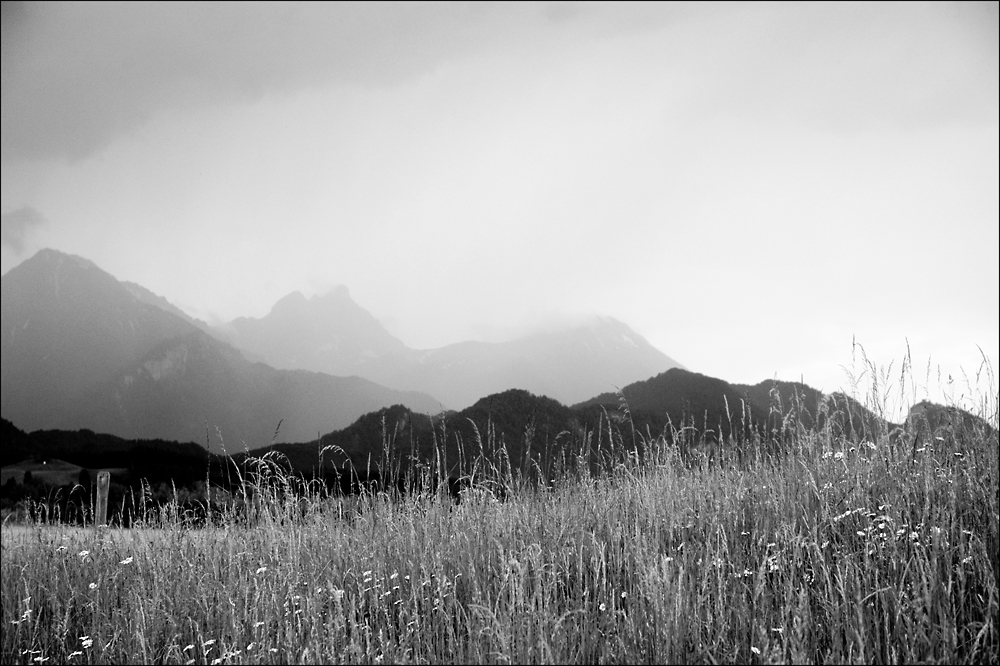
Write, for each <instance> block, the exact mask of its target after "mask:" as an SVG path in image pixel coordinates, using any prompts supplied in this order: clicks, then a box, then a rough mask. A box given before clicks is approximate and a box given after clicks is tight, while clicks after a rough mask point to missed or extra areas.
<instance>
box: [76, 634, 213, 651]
mask: <svg viewBox="0 0 1000 666" xmlns="http://www.w3.org/2000/svg"><path fill="white" fill-rule="evenodd" d="M80 643H81V644H82V645H83V649H84V650H89V649H90V648H92V647H93V646H94V639H93V638H91V637H90V636H80ZM191 647H194V646H193V645H192V646H191Z"/></svg>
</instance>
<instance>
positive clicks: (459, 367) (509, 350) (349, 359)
mask: <svg viewBox="0 0 1000 666" xmlns="http://www.w3.org/2000/svg"><path fill="white" fill-rule="evenodd" d="M215 330H216V333H217V335H218V336H219V337H222V338H225V339H228V340H230V341H231V342H232V343H233V344H234V345H235V346H237V347H240V348H241V349H244V350H246V351H247V352H249V353H250V354H251V355H253V356H255V357H258V358H260V359H262V360H264V361H265V362H267V363H268V364H270V365H273V366H274V367H276V368H286V369H306V370H313V371H316V372H326V373H329V374H333V375H349V374H356V375H358V376H360V377H364V378H366V379H370V380H372V381H374V382H377V383H379V384H383V385H385V386H388V387H391V388H395V389H400V390H408V391H422V392H424V393H429V394H430V395H433V396H434V397H435V398H437V399H438V400H440V401H441V402H442V403H443V404H444V406H445V407H447V408H449V409H464V408H465V407H468V406H470V405H472V404H474V403H475V402H476V401H477V400H479V399H480V398H482V397H484V396H487V395H490V394H492V393H499V392H500V391H505V390H507V389H513V388H518V389H524V390H527V391H530V392H532V393H536V394H540V395H546V396H549V397H550V398H554V399H556V400H558V401H560V402H562V403H564V404H572V403H575V402H580V401H582V400H586V399H587V398H590V397H592V396H594V395H597V394H599V393H603V392H606V391H613V390H614V389H615V388H616V387H621V386H624V385H626V384H629V383H631V382H634V381H637V380H640V379H646V378H648V377H650V376H652V375H656V374H659V373H660V372H663V371H665V370H669V369H670V368H676V367H682V366H681V365H680V364H679V363H677V362H676V361H674V360H673V359H671V358H670V357H669V356H667V355H666V354H664V353H663V352H661V351H659V350H658V349H656V348H655V347H653V346H652V345H650V344H649V343H648V342H647V341H646V340H645V339H644V338H643V337H642V336H640V335H639V334H638V333H636V332H635V331H633V330H632V329H630V328H629V327H628V326H626V325H625V324H623V323H621V322H620V321H617V320H615V319H612V318H611V317H592V318H590V319H589V320H587V321H583V322H577V323H576V324H574V325H569V326H564V327H561V328H558V329H554V330H547V331H542V332H538V333H535V334H532V335H528V336H525V337H522V338H518V339H516V340H511V341H508V342H475V341H468V342H459V343H456V344H451V345H447V346H445V347H440V348H438V349H428V350H417V349H410V348H408V347H406V345H404V344H403V342H402V341H400V340H399V339H397V338H395V337H393V336H392V335H391V334H390V333H389V332H388V331H386V330H385V328H383V327H382V325H381V324H380V323H379V322H378V321H377V320H376V319H375V318H374V317H373V316H372V315H371V314H369V313H368V312H367V311H366V310H364V309H363V308H361V307H360V306H359V305H358V304H356V303H355V302H354V301H353V300H351V297H350V294H349V293H348V291H347V288H346V287H343V286H341V287H337V288H336V289H335V290H333V291H332V292H330V293H328V294H326V295H324V296H314V297H313V298H310V299H306V298H305V297H304V296H303V295H302V294H300V293H298V292H294V293H292V294H289V295H288V296H286V297H285V298H283V299H281V300H280V301H278V302H277V303H276V304H275V305H274V307H273V308H272V309H271V312H269V313H268V314H267V315H266V316H264V317H262V318H260V319H252V318H246V317H241V318H239V319H236V320H234V321H232V322H230V323H229V324H228V325H225V326H222V327H217V328H216V329H215Z"/></svg>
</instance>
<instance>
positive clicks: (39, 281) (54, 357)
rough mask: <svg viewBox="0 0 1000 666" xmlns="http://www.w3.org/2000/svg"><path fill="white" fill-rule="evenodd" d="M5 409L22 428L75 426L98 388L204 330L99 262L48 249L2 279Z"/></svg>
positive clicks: (0, 349) (0, 352)
mask: <svg viewBox="0 0 1000 666" xmlns="http://www.w3.org/2000/svg"><path fill="white" fill-rule="evenodd" d="M0 292H2V306H0V322H2V323H0V363H2V385H0V390H2V397H0V410H2V412H3V415H4V417H5V418H9V419H11V420H12V421H14V422H15V423H17V425H18V426H19V427H21V428H24V429H26V430H36V429H40V428H73V427H76V425H75V424H74V423H73V422H72V421H71V420H70V416H69V414H70V413H71V412H72V411H75V409H76V407H77V405H78V404H79V403H80V401H81V400H83V399H84V398H85V397H86V396H87V394H88V392H89V391H90V389H91V387H93V386H95V385H97V384H99V383H100V382H102V381H106V380H108V379H110V378H111V377H113V376H115V375H116V374H117V373H119V372H121V371H122V370H124V369H125V368H127V367H128V366H129V365H131V364H132V363H134V362H135V361H136V360H138V359H139V358H141V357H142V356H143V355H145V354H147V353H149V351H150V350H151V349H153V348H154V347H155V346H156V345H158V344H159V343H161V342H163V341H165V340H169V339H171V338H174V337H176V336H179V335H185V334H188V333H190V332H192V331H194V330H196V329H195V328H194V327H193V326H192V325H191V324H189V323H187V322H185V321H184V320H182V319H180V318H178V317H176V316H174V315H172V314H169V313H167V312H165V311H164V310H162V309H161V308H159V307H156V306H153V305H150V304H147V303H143V302H141V301H139V300H138V299H137V298H135V297H134V296H133V295H132V294H130V293H129V292H128V290H127V289H125V288H124V287H123V286H122V285H121V284H120V283H119V282H118V281H117V280H115V278H113V277H112V276H111V275H109V274H108V273H105V272H104V271H102V270H101V269H99V268H98V267H97V266H96V265H94V264H93V263H91V262H90V261H87V260H86V259H82V258H80V257H75V256H71V255H66V254H63V253H61V252H56V251H54V250H41V251H40V252H38V253H37V254H36V255H35V256H34V257H32V258H31V259H28V260H27V261H25V262H23V263H22V264H20V265H19V266H17V267H16V268H14V269H13V270H11V271H10V272H9V273H7V274H6V275H4V276H3V278H2V279H0Z"/></svg>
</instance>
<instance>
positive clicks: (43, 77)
mask: <svg viewBox="0 0 1000 666" xmlns="http://www.w3.org/2000/svg"><path fill="white" fill-rule="evenodd" d="M3 7H4V9H3V65H2V83H3V120H2V153H3V160H4V161H9V160H13V159H18V158H53V157H55V158H59V157H69V158H80V157H83V156H86V155H88V154H89V153H91V152H93V151H94V150H96V149H98V148H100V147H101V146H103V145H106V144H107V143H108V142H109V141H111V140H112V139H114V138H115V137H116V136H118V135H119V134H122V133H125V132H128V131H129V130H131V129H133V128H135V127H137V126H138V125H139V124H141V123H142V122H143V121H145V120H146V119H148V118H149V117H150V116H152V115H153V114H154V113H155V112H157V111H159V110H161V109H165V108H183V107H190V106H204V105H210V104H215V103H220V102H230V101H242V100H246V99H253V98H256V97H260V96H262V95H264V94H265V93H268V92H271V91H276V92H289V91H295V90H298V89H301V88H303V87H306V86H310V85H315V84H321V83H327V82H343V83H353V84H358V85H393V84H397V83H399V82H401V81H404V80H407V79H409V78H411V77H414V76H418V75H420V74H421V73H424V72H427V71H430V70H432V69H433V68H435V67H436V66H438V65H440V64H441V63H442V62H444V61H446V60H448V59H450V58H453V57H455V56H456V55H458V54H461V53H463V52H466V51H468V50H471V49H480V48H483V47H484V46H488V45H489V44H490V43H495V42H496V41H497V38H498V36H500V35H503V36H504V39H505V40H506V39H510V38H511V36H512V35H513V36H514V37H515V38H516V37H517V36H518V35H521V36H522V37H523V36H526V35H530V33H531V32H532V31H534V30H536V29H538V28H539V26H544V25H546V24H549V23H550V21H549V20H548V19H547V18H546V17H545V15H544V12H543V11H542V9H540V8H535V7H532V6H530V5H506V6H504V5H480V4H478V3H470V4H433V5H419V4H416V3H402V4H374V3H372V4H369V3H359V4H349V3H329V4H328V3H311V2H309V3H276V4H258V3H253V4H240V5H236V4H235V3H192V4H182V3H174V2H170V3H114V4H97V3H79V4H63V3H57V4H34V3H13V4H11V3H6V2H5V3H3Z"/></svg>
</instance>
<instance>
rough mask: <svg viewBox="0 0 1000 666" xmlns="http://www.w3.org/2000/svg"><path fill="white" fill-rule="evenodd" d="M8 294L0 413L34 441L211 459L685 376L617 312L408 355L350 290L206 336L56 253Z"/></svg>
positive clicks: (22, 275)
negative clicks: (516, 401) (513, 398)
mask: <svg viewBox="0 0 1000 666" xmlns="http://www.w3.org/2000/svg"><path fill="white" fill-rule="evenodd" d="M2 292H3V304H2V345H0V346H2V376H3V377H2V402H0V408H2V412H3V414H2V415H3V417H4V418H7V419H10V420H11V421H12V422H13V423H14V424H15V425H16V426H17V427H19V428H21V429H24V430H27V431H31V430H38V429H66V430H71V429H79V428H87V429H91V430H96V431H99V432H105V433H109V434H113V435H117V436H120V437H125V438H143V439H172V440H177V441H196V442H205V441H206V437H207V439H208V441H209V442H210V443H211V444H210V445H211V446H212V448H213V449H216V450H217V449H218V448H219V447H220V446H221V444H220V442H219V440H218V438H217V437H216V436H215V435H216V432H217V431H221V434H222V438H223V439H224V441H225V442H226V446H227V448H228V449H229V450H243V449H244V448H245V447H250V448H254V447H257V446H261V445H263V444H266V443H268V442H270V441H271V440H272V437H273V436H274V432H275V428H276V426H277V425H278V423H279V422H281V423H282V425H281V429H280V432H279V434H278V436H277V441H308V440H312V439H315V438H316V437H317V436H318V435H320V434H322V433H326V432H331V431H334V430H338V429H341V428H344V427H346V426H347V425H349V424H351V423H352V422H353V421H354V420H356V419H357V418H358V417H359V416H361V415H362V414H365V413H368V412H372V411H375V410H377V409H379V408H381V407H386V406H389V405H394V404H400V405H404V406H406V407H407V408H409V409H411V410H413V411H414V412H416V413H424V414H434V413H438V412H439V411H441V410H442V408H445V407H449V408H461V407H464V406H469V405H471V404H473V403H474V402H476V401H477V400H479V399H480V398H482V397H484V396H487V395H490V394H492V393H497V392H500V391H503V390H506V389H511V388H517V389H524V390H528V391H531V392H533V393H539V394H545V395H549V396H552V397H554V398H556V399H558V400H561V401H564V402H566V403H570V402H574V401H578V400H582V399H586V398H587V397H589V396H592V395H595V394H597V393H600V392H603V391H608V390H613V388H614V387H615V386H618V385H625V384H627V383H629V382H632V381H636V380H638V379H642V378H646V377H650V376H652V375H655V374H657V373H659V372H662V371H663V370H665V369H668V368H671V367H675V366H677V363H676V362H674V361H673V360H671V359H670V358H669V357H667V356H666V355H664V354H662V353H661V352H659V351H658V350H656V349H654V348H653V347H652V346H650V345H649V344H648V343H647V342H646V341H645V340H644V339H643V338H642V337H641V336H639V335H638V334H636V333H635V332H634V331H631V330H630V329H629V328H628V327H627V326H625V325H624V324H622V323H620V322H617V321H615V320H613V319H609V318H595V319H594V320H593V321H592V322H591V323H589V324H587V325H580V326H576V327H569V328H565V329H563V330H556V331H550V332H545V333H539V334H536V335H533V336H528V337H525V338H522V339H519V340H514V341H511V342H505V343H485V342H463V343H458V344H455V345H449V346H447V347H443V348H440V349H435V350H413V349H409V348H407V347H406V346H405V345H404V344H403V343H402V342H401V341H399V340H398V339H396V338H394V337H393V336H392V335H390V334H389V333H388V332H387V331H386V330H385V329H384V328H383V327H382V326H381V325H380V324H379V323H378V322H377V321H376V320H375V319H374V317H372V316H371V315H370V314H369V313H368V312H366V311H365V310H364V309H362V308H361V307H360V306H358V305H357V304H356V303H354V302H353V301H352V300H351V298H350V295H349V294H348V292H347V289H346V288H343V287H341V288H338V289H336V290H334V291H333V292H331V293H329V294H326V295H324V296H318V297H314V298H312V299H306V298H305V297H303V296H302V295H301V294H298V293H293V294H291V295H289V296H288V297H286V298H284V299H282V300H281V301H279V302H278V303H277V304H276V305H275V306H274V308H273V309H272V311H271V313H269V314H268V315H267V316H266V317H264V318H262V319H259V320H258V319H247V318H243V319H237V320H235V321H234V322H231V323H230V324H229V325H227V326H224V327H218V328H214V329H213V328H210V327H208V326H207V325H206V324H205V323H204V322H201V321H199V320H196V319H194V318H192V317H190V316H188V315H186V314H185V313H184V312H182V311H180V310H179V309H178V308H176V307H175V306H173V305H172V304H170V303H169V302H167V301H166V300H165V299H163V298H162V297H160V296H157V295H156V294H153V293H152V292H150V291H149V290H147V289H145V288H143V287H142V286H141V285H136V284H132V283H123V282H119V281H118V280H116V279H115V278H114V277H113V276H111V275H109V274H108V273H106V272H104V271H103V270H101V269H100V268H98V267H97V266H96V265H95V264H93V263H92V262H90V261H88V260H86V259H83V258H80V257H75V256H72V255H67V254H64V253H61V252H58V251H55V250H42V251H40V252H38V253H37V254H36V255H35V256H34V257H32V258H31V259H29V260H27V261H25V262H23V263H22V264H20V265H19V266H17V267H15V268H14V269H13V270H11V271H10V272H9V273H8V274H7V275H5V276H3V278H2ZM224 340H230V341H232V342H233V343H234V344H229V343H227V342H225V341H224ZM234 345H238V346H239V347H240V348H241V349H237V347H236V346H234ZM241 350H242V351H241ZM257 360H266V361H267V362H268V364H264V363H258V362H254V361H257ZM272 366H274V367H272ZM344 375H351V376H344ZM206 433H207V435H206Z"/></svg>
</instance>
